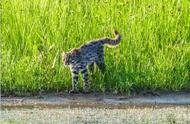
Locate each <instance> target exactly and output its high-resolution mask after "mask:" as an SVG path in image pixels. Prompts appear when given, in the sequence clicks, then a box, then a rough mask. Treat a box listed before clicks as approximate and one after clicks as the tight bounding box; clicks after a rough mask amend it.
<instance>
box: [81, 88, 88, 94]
mask: <svg viewBox="0 0 190 124" xmlns="http://www.w3.org/2000/svg"><path fill="white" fill-rule="evenodd" d="M82 93H84V94H88V93H90V91H89V87H87V86H86V87H85V88H84V89H83V92H82Z"/></svg>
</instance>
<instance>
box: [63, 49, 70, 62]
mask: <svg viewBox="0 0 190 124" xmlns="http://www.w3.org/2000/svg"><path fill="white" fill-rule="evenodd" d="M69 58H70V54H69V53H65V52H63V53H62V62H63V65H69Z"/></svg>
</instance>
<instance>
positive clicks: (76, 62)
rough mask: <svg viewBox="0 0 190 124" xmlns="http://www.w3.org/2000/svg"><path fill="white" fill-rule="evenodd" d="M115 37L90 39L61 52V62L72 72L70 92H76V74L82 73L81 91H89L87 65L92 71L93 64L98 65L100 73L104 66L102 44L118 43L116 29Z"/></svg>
mask: <svg viewBox="0 0 190 124" xmlns="http://www.w3.org/2000/svg"><path fill="white" fill-rule="evenodd" d="M114 34H115V38H114V39H113V38H109V37H105V38H100V39H96V40H92V41H90V42H88V43H86V44H84V45H82V46H81V47H79V48H75V49H72V50H71V51H70V52H67V53H65V52H63V54H62V62H63V64H64V65H66V66H69V67H70V70H71V73H72V89H71V90H70V93H77V84H78V76H79V73H80V72H81V73H82V74H83V80H84V83H83V92H84V93H88V92H89V80H88V66H89V69H90V70H91V71H92V72H93V70H94V64H96V65H97V66H98V68H99V69H100V70H101V72H102V73H104V72H105V69H106V66H105V63H104V44H107V45H109V46H115V45H117V44H119V43H120V41H121V35H120V33H119V32H118V31H117V30H114Z"/></svg>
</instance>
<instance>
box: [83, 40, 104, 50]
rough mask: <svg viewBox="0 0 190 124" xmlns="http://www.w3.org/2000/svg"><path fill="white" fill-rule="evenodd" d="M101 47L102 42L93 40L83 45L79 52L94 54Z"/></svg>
mask: <svg viewBox="0 0 190 124" xmlns="http://www.w3.org/2000/svg"><path fill="white" fill-rule="evenodd" d="M102 47H103V45H102V42H100V41H98V40H93V41H90V42H88V43H86V44H83V45H82V46H81V47H80V50H81V51H82V52H86V53H88V52H96V51H98V50H99V49H101V48H102Z"/></svg>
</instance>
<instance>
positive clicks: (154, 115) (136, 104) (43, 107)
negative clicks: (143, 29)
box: [0, 92, 190, 124]
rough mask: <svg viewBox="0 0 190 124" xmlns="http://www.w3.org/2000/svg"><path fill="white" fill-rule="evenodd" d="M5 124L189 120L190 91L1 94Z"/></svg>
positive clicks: (123, 123) (141, 123)
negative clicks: (26, 95) (13, 95)
mask: <svg viewBox="0 0 190 124" xmlns="http://www.w3.org/2000/svg"><path fill="white" fill-rule="evenodd" d="M0 102H1V117H0V123H2V124H4V123H5V124H10V123H16V124H26V123H37V124H38V123H40V124H43V123H47V124H52V123H56V124H57V123H58V124H76V123H77V124H84V123H86V124H88V123H90V124H91V123H93V124H97V123H98V124H99V123H101V124H104V123H109V124H126V123H132V124H133V123H135V124H147V123H150V124H152V123H153V124H161V123H164V124H165V123H166V124H167V123H168V124H175V123H180V124H181V123H182V124H183V123H184V124H189V123H190V93H188V92H178V93H159V94H156V95H155V94H154V95H152V94H149V93H146V94H141V95H136V96H126V95H111V94H101V93H91V94H73V95H69V94H64V93H57V94H45V95H42V96H28V97H11V96H10V97H1V101H0Z"/></svg>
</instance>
